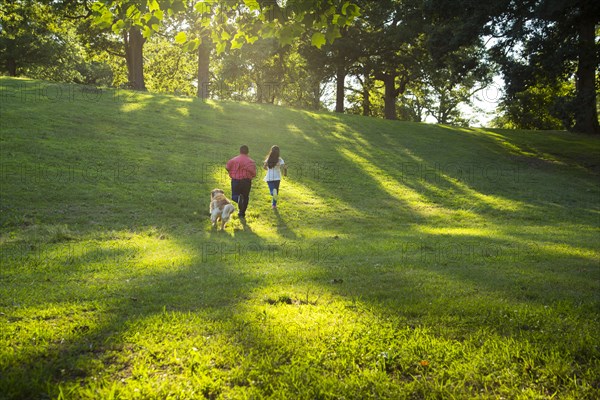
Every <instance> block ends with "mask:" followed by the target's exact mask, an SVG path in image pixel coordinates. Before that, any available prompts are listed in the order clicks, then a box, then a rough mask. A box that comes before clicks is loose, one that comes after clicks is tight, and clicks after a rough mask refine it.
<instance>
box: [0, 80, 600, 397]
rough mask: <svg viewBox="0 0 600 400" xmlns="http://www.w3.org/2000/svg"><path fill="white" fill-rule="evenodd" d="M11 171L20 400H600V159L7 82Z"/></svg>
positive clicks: (596, 143)
mask: <svg viewBox="0 0 600 400" xmlns="http://www.w3.org/2000/svg"><path fill="white" fill-rule="evenodd" d="M241 144H247V145H248V146H249V147H250V156H251V157H253V158H254V159H255V160H257V161H260V160H262V159H263V157H264V156H265V155H266V153H267V151H268V149H269V148H270V146H271V145H273V144H278V145H279V146H280V147H281V150H282V157H283V158H284V160H285V161H286V163H287V164H288V165H289V174H288V177H287V179H285V180H284V181H283V182H282V184H281V191H280V192H281V193H280V200H279V210H278V211H273V210H271V209H270V198H269V195H268V190H267V186H266V184H265V183H264V182H263V181H262V180H261V179H260V178H262V175H261V173H259V178H258V179H257V180H255V182H254V185H253V189H252V194H251V201H250V206H249V209H248V214H247V224H246V225H242V224H241V223H240V221H239V220H238V219H237V218H236V217H234V218H233V220H232V222H231V223H230V224H229V225H228V226H227V227H226V229H225V231H224V232H219V231H215V230H213V229H211V227H210V223H209V219H208V204H209V192H210V190H211V189H213V188H214V187H222V188H224V189H226V192H227V193H228V194H229V180H228V177H227V175H226V173H225V170H224V168H223V167H224V164H225V162H226V161H227V160H228V159H229V158H231V157H233V156H234V155H236V154H237V151H238V148H239V146H240V145H241ZM0 159H1V164H0V165H1V171H0V172H1V175H0V185H1V195H0V196H1V197H0V235H1V236H0V248H1V259H0V262H1V269H0V327H1V332H0V398H7V399H44V398H60V399H99V398H102V399H116V398H119V399H166V398H172V399H175V398H178V399H201V398H209V399H258V398H272V399H285V398H289V399H367V398H373V399H376V398H390V399H403V398H407V399H408V398H410V399H449V398H457V399H463V398H464V399H467V398H469V399H470V398H480V399H549V398H557V399H596V398H599V397H600V347H599V346H600V266H599V264H600V188H599V182H600V139H598V138H593V137H587V136H579V135H574V134H569V133H564V132H532V131H507V130H488V129H460V128H454V127H447V126H436V125H426V124H416V123H407V122H398V121H384V120H379V119H374V118H364V117H359V116H350V115H337V114H331V113H315V112H307V111H299V110H291V109H287V108H283V107H276V106H270V105H257V104H240V103H232V102H212V101H208V102H202V101H199V100H196V99H191V98H184V97H173V96H161V95H150V94H144V93H133V92H128V91H121V90H102V91H96V90H94V89H93V88H85V87H80V86H74V85H58V84H53V83H48V82H41V81H31V80H15V79H8V78H0Z"/></svg>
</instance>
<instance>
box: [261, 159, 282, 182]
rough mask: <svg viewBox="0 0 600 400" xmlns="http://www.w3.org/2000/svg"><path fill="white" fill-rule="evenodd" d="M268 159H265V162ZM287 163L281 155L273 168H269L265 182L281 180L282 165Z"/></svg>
mask: <svg viewBox="0 0 600 400" xmlns="http://www.w3.org/2000/svg"><path fill="white" fill-rule="evenodd" d="M266 162H267V160H265V163H266ZM283 164H285V163H284V162H283V158H281V157H279V161H277V164H275V166H274V167H273V168H268V169H267V173H266V175H265V182H269V181H280V180H281V166H282V165H283Z"/></svg>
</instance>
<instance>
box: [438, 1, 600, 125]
mask: <svg viewBox="0 0 600 400" xmlns="http://www.w3.org/2000/svg"><path fill="white" fill-rule="evenodd" d="M430 5H431V8H432V10H439V11H438V12H437V13H436V12H434V14H435V15H436V18H437V19H438V20H439V21H441V22H442V23H441V25H442V26H446V25H448V26H451V24H450V22H452V21H462V24H460V25H457V26H461V27H462V28H461V29H459V30H457V31H455V32H454V34H453V35H452V36H449V35H447V34H444V33H443V32H442V31H440V34H439V35H437V37H436V38H437V43H438V44H440V43H443V46H440V47H442V48H443V47H447V46H452V45H453V44H454V43H455V42H456V41H459V42H460V41H461V40H464V39H469V38H475V37H479V36H482V35H484V36H488V37H491V38H492V39H493V41H492V42H491V44H492V46H491V47H492V48H491V54H492V56H493V58H494V60H495V62H497V63H498V64H499V65H500V66H501V71H502V74H503V78H504V81H505V82H506V90H505V93H506V95H505V101H506V102H512V101H513V100H514V99H516V98H518V97H519V95H518V94H519V93H522V92H526V91H527V90H528V88H532V87H536V86H538V87H539V86H540V85H542V86H548V87H553V86H557V85H558V86H560V84H559V83H560V82H568V81H573V82H575V95H574V96H573V97H572V98H568V97H564V98H560V99H557V102H556V103H554V104H549V105H548V107H557V106H562V107H563V113H571V114H572V119H573V120H574V124H573V126H572V127H569V126H566V128H571V129H572V130H574V131H578V132H587V133H596V134H597V133H600V128H599V125H598V112H597V107H596V96H597V95H596V92H597V86H598V72H597V71H598V66H599V62H600V57H599V54H600V50H599V46H600V43H596V34H595V26H596V25H598V23H600V2H597V1H594V0H524V1H511V0H499V1H495V2H489V3H474V2H472V1H470V0H452V1H450V0H431V1H430ZM449 37H450V38H451V39H450V40H448V38H449ZM508 117H510V116H508ZM566 120H569V119H568V118H567V119H565V121H566Z"/></svg>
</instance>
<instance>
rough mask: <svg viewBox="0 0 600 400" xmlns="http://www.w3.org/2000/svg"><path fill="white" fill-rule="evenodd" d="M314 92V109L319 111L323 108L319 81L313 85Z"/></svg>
mask: <svg viewBox="0 0 600 400" xmlns="http://www.w3.org/2000/svg"><path fill="white" fill-rule="evenodd" d="M312 92H313V93H312V94H313V95H312V107H313V110H318V109H319V108H321V83H320V82H319V81H315V83H314V84H313V90H312Z"/></svg>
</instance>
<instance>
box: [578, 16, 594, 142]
mask: <svg viewBox="0 0 600 400" xmlns="http://www.w3.org/2000/svg"><path fill="white" fill-rule="evenodd" d="M578 30H579V63H578V67H577V73H576V79H577V82H576V91H577V95H576V98H575V104H576V107H575V109H576V111H575V126H574V127H573V130H574V131H576V132H583V133H591V134H596V135H598V134H600V126H599V125H598V110H597V109H596V96H597V94H596V89H595V83H596V82H595V79H596V68H597V67H598V61H597V55H596V51H595V22H594V18H593V16H589V15H588V16H584V18H583V19H582V20H581V21H580V22H579V26H578Z"/></svg>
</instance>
